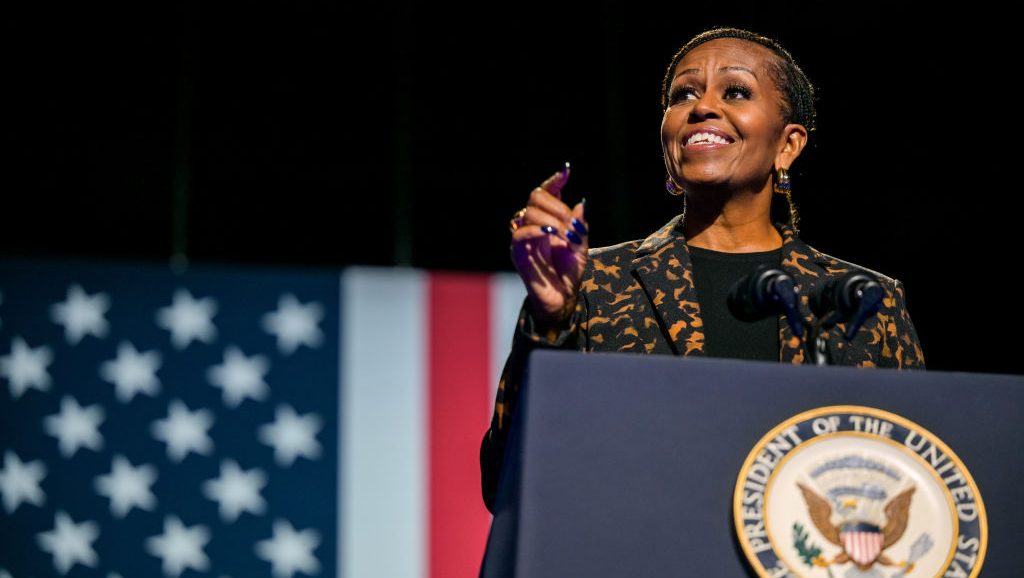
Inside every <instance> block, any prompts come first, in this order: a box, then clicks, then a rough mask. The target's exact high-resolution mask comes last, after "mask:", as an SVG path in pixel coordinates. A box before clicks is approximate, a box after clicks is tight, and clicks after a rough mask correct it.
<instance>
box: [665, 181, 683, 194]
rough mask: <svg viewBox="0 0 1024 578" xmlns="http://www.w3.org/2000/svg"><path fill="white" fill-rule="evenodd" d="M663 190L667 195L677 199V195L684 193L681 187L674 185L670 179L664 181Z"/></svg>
mask: <svg viewBox="0 0 1024 578" xmlns="http://www.w3.org/2000/svg"><path fill="white" fill-rule="evenodd" d="M665 190H667V191H668V194H670V195H672V196H673V197H678V196H679V195H681V194H683V193H685V192H686V191H684V190H683V189H682V187H680V186H678V185H676V182H675V181H673V180H672V177H668V178H666V179H665Z"/></svg>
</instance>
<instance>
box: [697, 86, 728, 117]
mask: <svg viewBox="0 0 1024 578" xmlns="http://www.w3.org/2000/svg"><path fill="white" fill-rule="evenodd" d="M720 105H721V102H719V100H718V97H717V96H715V95H714V94H712V93H711V92H710V91H709V92H706V93H704V94H702V95H701V96H700V98H698V99H697V100H696V101H694V103H693V108H691V109H690V114H692V115H694V116H697V117H698V118H705V117H708V116H719V114H720V109H719V106H720Z"/></svg>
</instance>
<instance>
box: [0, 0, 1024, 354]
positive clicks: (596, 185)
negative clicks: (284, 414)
mask: <svg viewBox="0 0 1024 578" xmlns="http://www.w3.org/2000/svg"><path fill="white" fill-rule="evenodd" d="M206 4H212V3H206ZM944 10H948V11H944ZM1005 21H1008V17H1007V16H1005V15H1004V16H1000V15H999V14H997V13H992V12H991V11H989V10H988V9H987V8H985V9H983V8H982V7H981V6H980V5H975V4H969V5H968V4H962V5H959V6H956V7H953V8H950V9H940V8H937V7H936V5H934V4H923V5H921V7H920V8H914V7H906V6H895V5H894V3H882V2H874V3H858V4H831V3H828V4H826V3H823V4H821V5H814V4H802V3H787V2H774V3H767V2H762V3H738V2H732V3H724V2H718V3H704V4H698V3H683V2H664V3H655V2H621V3H620V2H607V1H606V2H603V3H602V2H591V3H587V4H583V3H554V2H516V3H508V4H493V5H491V4H458V5H454V4H453V5H439V4H435V3H426V2H409V1H405V2H391V3H388V4H385V5H378V6H376V7H372V6H370V5H368V4H351V3H342V2H310V1H305V2H288V3H284V2H282V3H278V4H273V5H271V4H257V5H239V6H238V7H237V9H232V8H228V7H225V6H223V5H221V6H219V7H211V6H207V5H203V4H200V3H187V2H185V3H162V4H160V3H158V4H151V5H147V6H132V7H128V6H118V7H116V8H113V7H108V8H96V7H93V6H89V7H84V8H83V7H77V8H73V9H70V10H68V9H64V8H57V7H55V6H52V5H47V6H43V7H37V8H25V7H21V8H18V9H16V10H15V11H14V12H13V13H11V14H9V15H8V16H6V17H5V18H4V19H3V24H2V26H3V36H4V39H3V40H2V42H3V49H4V53H5V58H4V62H5V66H4V83H3V85H4V86H5V89H4V93H5V100H7V101H8V105H7V114H6V115H5V121H6V122H5V123H4V124H5V126H4V130H3V138H4V149H5V151H6V154H5V155H4V156H5V159H6V161H7V162H6V163H5V165H6V167H5V171H4V172H5V175H4V177H5V178H4V179H3V182H4V183H5V185H4V192H3V201H4V204H3V207H4V210H3V214H4V218H3V220H2V226H0V254H3V255H8V256H32V257H52V258H63V257H90V258H103V259H116V260H121V259H134V260H147V261H162V262H167V261H168V260H169V259H170V257H171V256H172V255H174V254H180V255H184V256H186V257H187V261H188V262H206V263H211V262H216V263H240V262H242V263H272V264H287V265H296V266H306V265H317V266H329V267H340V266H345V265H350V264H365V265H411V266H414V267H420V268H429V269H443V270H468V271H511V270H512V267H511V263H510V261H509V256H508V230H507V225H508V220H509V217H510V216H511V214H512V212H513V211H515V210H516V209H517V208H519V207H521V206H523V204H524V203H525V200H526V197H527V195H528V193H529V191H530V190H531V189H532V188H533V187H535V186H536V185H537V184H539V182H540V181H542V180H543V179H544V178H546V177H547V176H548V175H550V174H551V173H552V172H553V171H555V170H557V169H558V167H559V166H561V164H562V163H563V162H564V161H566V160H568V161H571V162H572V164H573V169H574V170H573V175H572V177H571V180H570V183H569V185H568V187H567V188H566V191H565V197H566V199H567V200H568V201H570V202H572V203H574V202H576V201H577V200H578V199H579V198H580V197H581V196H586V197H587V200H588V210H589V220H590V223H591V231H592V234H591V246H601V245H609V244H615V243H619V242H622V241H626V240H631V239H636V238H641V237H644V236H646V235H648V234H649V233H651V232H653V231H654V230H655V229H657V228H658V227H660V226H661V225H662V224H664V223H665V222H666V221H668V220H669V219H670V218H671V217H672V216H673V215H675V214H677V213H678V212H680V210H681V204H680V200H679V199H677V198H674V197H670V196H669V195H668V194H667V193H666V192H665V191H664V188H663V186H664V178H665V170H664V165H663V162H662V159H661V148H660V141H659V125H660V122H661V112H662V111H661V105H660V88H661V80H662V77H663V75H664V72H665V68H666V67H667V65H668V63H669V60H670V59H671V57H672V55H673V53H674V52H675V51H676V49H677V48H678V47H679V46H681V45H682V44H683V43H684V42H685V41H686V40H688V39H689V38H690V37H692V36H693V35H695V34H697V33H698V32H700V31H702V30H704V29H706V28H709V27H712V26H738V27H742V28H749V29H751V30H754V31H757V32H760V33H762V34H766V35H768V36H772V37H774V38H776V39H778V40H779V41H780V42H781V43H782V44H783V46H785V47H786V48H787V49H788V50H789V51H790V52H791V53H792V54H793V55H794V56H795V57H796V59H797V62H798V63H799V64H800V65H801V66H802V68H803V69H804V71H805V72H806V73H807V74H808V76H809V77H810V78H811V80H812V82H814V83H815V86H816V89H817V96H818V126H819V129H818V130H817V131H815V132H814V133H812V135H811V145H810V146H808V148H807V149H805V151H804V154H803V155H802V156H801V158H800V159H799V160H798V161H797V162H796V164H795V165H794V167H793V169H794V170H793V172H792V174H793V191H794V197H795V199H796V201H797V203H798V205H799V207H800V210H801V216H802V223H801V236H802V238H803V239H804V240H805V241H806V242H808V243H810V244H811V245H813V246H815V247H817V248H818V249H820V250H822V251H824V252H826V253H829V254H832V255H835V256H837V257H839V258H841V259H845V260H848V261H852V262H854V263H858V264H860V265H863V266H865V267H868V268H871V269H874V270H877V271H881V272H883V273H885V274H887V275H890V276H892V277H896V278H898V279H900V280H901V281H903V282H904V283H905V285H906V288H907V305H908V308H909V310H910V312H911V314H912V316H913V320H914V322H915V325H916V327H917V330H918V333H919V336H920V338H921V342H922V346H923V348H924V352H925V357H926V361H927V363H928V367H929V368H930V369H945V370H963V371H988V372H1012V373H1024V361H1022V356H1021V355H1020V354H1018V353H1017V348H1016V345H1017V342H1018V341H1019V337H1017V336H1016V334H1017V332H1015V331H1013V329H1015V325H1016V323H1017V322H1018V321H1017V317H1019V316H1018V315H1016V309H1019V306H1018V307H1017V308H1016V309H1014V308H1013V307H1012V303H1010V299H1011V298H1012V297H1013V296H1014V294H1013V291H1011V290H1009V289H1007V290H1002V289H991V290H989V289H988V287H986V291H985V293H984V294H979V293H978V292H977V288H978V287H979V286H982V285H985V286H992V287H996V284H998V283H1003V282H1006V283H1008V282H1009V278H1010V276H1011V275H1013V276H1015V274H1016V270H1017V268H1018V267H1017V254H1018V251H1019V248H1020V243H1019V242H1018V241H1017V236H1016V231H1015V228H1018V227H1019V224H1018V222H1019V217H1018V214H1017V213H1016V206H1015V205H1016V196H1017V195H1019V194H1020V193H1019V191H1018V190H1017V189H1016V188H1015V185H1016V182H1015V180H1016V179H1014V178H1012V177H1008V176H1007V175H1006V172H1007V171H1005V170H1004V168H1006V167H1014V166H1018V165H1019V162H1016V163H1015V162H1014V160H1013V159H1012V157H1011V156H1010V155H1011V154H1012V153H1013V152H1015V150H1014V146H1015V145H1014V144H1013V143H1014V142H1015V139H1016V135H1017V130H1016V128H1013V127H1012V125H1011V123H1013V122H1015V121H1016V116H1017V109H1018V108H1019V103H1020V102H1021V99H1020V98H1019V91H1018V90H1017V89H1016V88H1014V86H1015V83H1016V81H1015V80H1014V79H1015V78H1016V77H1017V76H1019V69H1018V67H1017V66H1018V65H1017V64H1016V62H1014V60H1015V59H1017V57H1016V56H1008V55H1007V53H1005V52H1003V51H1001V50H1000V49H999V48H998V47H997V46H996V41H998V40H1000V39H1004V36H1003V34H1004V33H1003V32H1001V31H1000V30H999V26H1000V23H1001V22H1005ZM1005 39H1009V40H1012V39H1013V34H1012V33H1011V34H1010V36H1009V37H1008V38H1005ZM1007 159H1009V160H1007ZM177 262H178V263H179V264H180V263H183V262H185V261H184V260H182V259H178V260H177ZM1004 296H1005V298H1004ZM1001 299H1005V301H1006V303H1003V302H1001V301H1000V300H1001ZM982 300H984V301H985V303H982ZM986 305H987V306H986ZM1003 309H1005V310H1007V311H1008V312H1007V313H1005V314H1004V313H1000V311H1001V310H1003Z"/></svg>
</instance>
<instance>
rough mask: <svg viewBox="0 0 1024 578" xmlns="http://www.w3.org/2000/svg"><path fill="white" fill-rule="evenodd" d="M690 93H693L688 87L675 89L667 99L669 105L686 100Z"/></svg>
mask: <svg viewBox="0 0 1024 578" xmlns="http://www.w3.org/2000/svg"><path fill="white" fill-rule="evenodd" d="M692 93H693V89H692V88H690V87H689V86H684V87H682V88H677V89H675V90H673V91H672V94H671V95H669V98H668V101H669V104H675V103H677V102H679V101H681V100H687V95H689V94H692Z"/></svg>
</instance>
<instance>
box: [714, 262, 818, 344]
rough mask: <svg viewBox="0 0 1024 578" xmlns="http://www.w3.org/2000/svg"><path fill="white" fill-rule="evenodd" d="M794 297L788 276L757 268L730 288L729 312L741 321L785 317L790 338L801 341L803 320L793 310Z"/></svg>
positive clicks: (760, 266) (773, 269)
mask: <svg viewBox="0 0 1024 578" xmlns="http://www.w3.org/2000/svg"><path fill="white" fill-rule="evenodd" d="M798 293H799V290H798V289H797V288H796V284H795V283H794V282H793V277H791V276H790V275H789V273H786V272H785V271H783V270H781V269H777V268H774V267H770V266H768V265H764V264H761V265H758V266H757V268H756V269H754V270H753V271H752V272H750V273H748V274H746V275H744V276H743V277H741V278H740V280H739V281H737V282H736V283H734V284H733V286H732V289H730V291H729V310H730V311H732V314H733V315H735V316H736V318H737V319H740V320H742V321H757V320H758V319H764V318H765V317H768V316H769V315H778V314H780V313H785V314H786V320H787V321H789V327H790V328H791V329H792V330H793V334H794V335H796V336H797V337H803V336H804V320H803V318H802V317H801V316H800V313H799V311H798V310H797V294H798Z"/></svg>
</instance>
